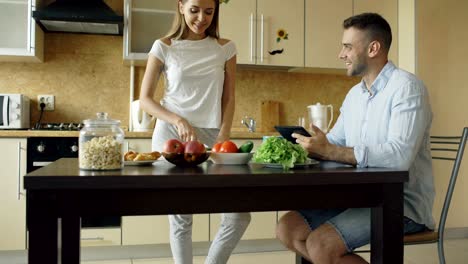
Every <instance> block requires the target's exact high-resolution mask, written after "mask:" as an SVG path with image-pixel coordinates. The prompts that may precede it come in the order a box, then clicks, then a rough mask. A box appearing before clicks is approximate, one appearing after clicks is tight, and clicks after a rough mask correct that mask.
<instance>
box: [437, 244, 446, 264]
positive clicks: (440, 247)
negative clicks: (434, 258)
mask: <svg viewBox="0 0 468 264" xmlns="http://www.w3.org/2000/svg"><path fill="white" fill-rule="evenodd" d="M437 249H438V251H439V264H445V254H444V240H443V239H440V240H439V242H438V243H437Z"/></svg>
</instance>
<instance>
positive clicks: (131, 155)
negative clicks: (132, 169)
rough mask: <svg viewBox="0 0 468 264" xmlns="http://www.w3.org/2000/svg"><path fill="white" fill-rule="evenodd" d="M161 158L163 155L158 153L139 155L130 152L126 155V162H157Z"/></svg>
mask: <svg viewBox="0 0 468 264" xmlns="http://www.w3.org/2000/svg"><path fill="white" fill-rule="evenodd" d="M159 157H161V153H159V152H157V151H153V152H148V153H138V152H134V151H128V152H127V153H125V155H124V160H126V161H144V160H157V159H159Z"/></svg>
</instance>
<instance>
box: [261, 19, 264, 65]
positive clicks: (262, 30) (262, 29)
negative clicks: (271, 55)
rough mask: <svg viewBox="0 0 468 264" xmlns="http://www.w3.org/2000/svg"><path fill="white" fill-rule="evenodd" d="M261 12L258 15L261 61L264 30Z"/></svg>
mask: <svg viewBox="0 0 468 264" xmlns="http://www.w3.org/2000/svg"><path fill="white" fill-rule="evenodd" d="M263 27H264V23H263V14H261V16H260V62H263V32H264V28H263Z"/></svg>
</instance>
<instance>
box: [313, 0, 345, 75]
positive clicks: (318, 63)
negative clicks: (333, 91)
mask: <svg viewBox="0 0 468 264" xmlns="http://www.w3.org/2000/svg"><path fill="white" fill-rule="evenodd" d="M305 11H306V16H305V32H306V33H305V46H306V48H305V66H306V67H314V68H335V69H344V68H345V67H344V63H343V61H342V60H340V59H339V58H338V54H339V52H340V49H341V39H342V36H343V26H342V24H343V20H345V19H346V18H348V17H350V16H352V15H353V0H305Z"/></svg>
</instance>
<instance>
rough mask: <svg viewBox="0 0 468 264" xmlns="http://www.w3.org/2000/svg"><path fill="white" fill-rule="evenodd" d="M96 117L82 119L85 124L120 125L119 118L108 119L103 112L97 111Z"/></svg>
mask: <svg viewBox="0 0 468 264" xmlns="http://www.w3.org/2000/svg"><path fill="white" fill-rule="evenodd" d="M96 116H97V118H96V119H86V120H84V121H83V123H84V124H85V125H91V126H112V125H117V126H118V125H120V120H115V119H110V118H109V117H108V114H107V113H105V112H98V113H96Z"/></svg>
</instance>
